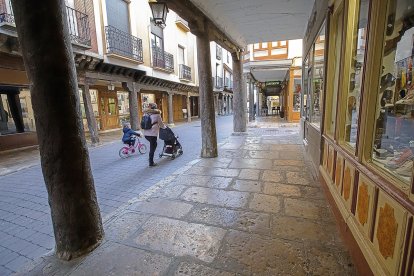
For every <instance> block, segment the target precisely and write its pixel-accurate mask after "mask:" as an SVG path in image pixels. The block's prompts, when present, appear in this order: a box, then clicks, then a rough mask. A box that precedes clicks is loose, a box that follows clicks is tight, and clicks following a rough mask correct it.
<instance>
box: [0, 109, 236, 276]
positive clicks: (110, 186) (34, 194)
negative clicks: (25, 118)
mask: <svg viewBox="0 0 414 276" xmlns="http://www.w3.org/2000/svg"><path fill="white" fill-rule="evenodd" d="M232 119H233V118H232V117H231V116H227V117H217V136H218V141H219V142H220V141H223V140H224V139H225V138H227V137H228V136H229V135H230V134H231V131H232V123H233V121H232ZM200 129H201V128H200V122H199V121H195V122H192V123H190V124H182V125H179V126H177V127H175V128H173V131H174V132H175V134H176V135H179V136H180V138H179V141H180V142H181V143H182V145H183V149H184V155H182V156H180V157H179V158H177V159H176V160H173V161H172V160H170V159H169V158H167V157H163V159H161V160H159V166H158V167H156V168H151V169H148V167H147V166H148V161H147V158H148V154H146V155H143V156H133V157H131V158H128V159H120V158H119V156H118V151H119V149H120V148H121V147H122V143H121V142H120V138H121V136H122V135H121V131H119V133H118V135H117V136H115V137H116V140H115V141H114V142H113V143H108V142H109V139H105V138H104V142H106V143H107V144H105V145H103V146H100V147H97V148H92V149H91V150H90V159H91V164H92V169H93V176H94V180H95V187H96V190H97V196H98V201H99V207H100V210H101V214H102V217H103V219H104V221H105V220H106V219H107V218H108V217H109V215H110V214H111V213H112V212H114V211H115V210H116V209H117V208H119V207H120V206H121V205H122V204H124V203H126V202H127V201H128V200H129V199H131V198H133V197H136V196H137V195H138V194H139V193H140V192H142V191H144V190H145V189H147V188H148V187H150V186H152V185H153V184H154V183H156V182H158V181H160V180H161V179H163V178H164V177H167V176H169V175H171V173H172V172H174V171H175V170H177V169H178V168H180V167H182V166H184V165H185V164H186V163H187V162H189V161H191V160H194V159H196V158H198V157H199V154H200V148H201V144H200V140H201V139H200V138H199V137H200V135H201V133H200ZM142 141H143V142H144V143H145V144H147V145H148V143H147V141H146V140H145V138H144V139H142ZM162 144H163V142H162V141H161V140H159V141H158V148H157V153H158V152H159V151H160V150H161V149H162ZM148 148H149V145H148ZM68 150H70V149H68ZM22 155H23V154H22V153H21V152H20V153H16V162H17V163H19V162H20V163H22V164H23V168H21V166H20V167H19V166H10V167H12V168H14V169H16V170H18V169H21V170H19V171H17V172H15V173H10V172H9V174H7V175H4V176H0V275H9V274H10V273H12V272H15V271H17V270H19V269H20V268H21V267H22V266H23V265H24V264H26V263H28V262H31V261H33V260H36V259H37V258H38V257H39V256H41V255H43V254H45V253H47V252H49V251H50V250H52V249H53V247H54V238H53V229H52V223H51V218H50V208H49V205H48V201H47V192H46V188H45V184H44V181H43V176H42V172H41V168H40V165H39V161H38V153H37V152H36V150H29V158H25V157H24V156H22ZM156 156H158V154H156ZM17 157H19V158H17ZM2 162H3V161H2ZM157 162H158V160H157ZM10 163H11V162H9V164H10ZM4 164H6V162H5V161H4ZM34 164H35V165H34ZM33 165H34V166H33ZM27 166H31V167H28V168H27ZM4 171H8V170H7V168H5V169H4Z"/></svg>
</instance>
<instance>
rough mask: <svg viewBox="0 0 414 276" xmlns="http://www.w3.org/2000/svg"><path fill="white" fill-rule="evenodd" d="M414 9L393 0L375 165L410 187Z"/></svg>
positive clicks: (380, 90)
mask: <svg viewBox="0 0 414 276" xmlns="http://www.w3.org/2000/svg"><path fill="white" fill-rule="evenodd" d="M413 17H414V6H413V2H412V1H408V0H395V1H394V0H391V1H389V6H388V12H387V20H386V22H387V24H386V27H385V34H384V39H385V41H384V44H383V45H384V51H383V58H382V73H381V76H380V78H379V79H380V83H379V88H378V100H377V103H376V107H377V112H376V120H375V133H374V142H373V143H374V144H373V154H372V158H373V162H374V164H376V165H378V166H380V167H381V168H382V169H384V170H386V171H388V172H389V173H390V174H392V175H393V176H394V177H397V178H398V179H400V180H402V181H403V182H404V183H406V184H407V185H409V182H410V180H411V177H412V173H413V159H414V84H413V70H412V69H413V58H414V23H413V22H414V21H413Z"/></svg>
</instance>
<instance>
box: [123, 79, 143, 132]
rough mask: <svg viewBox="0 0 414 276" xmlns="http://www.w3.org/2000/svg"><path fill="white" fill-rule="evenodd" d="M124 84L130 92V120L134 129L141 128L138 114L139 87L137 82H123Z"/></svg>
mask: <svg viewBox="0 0 414 276" xmlns="http://www.w3.org/2000/svg"><path fill="white" fill-rule="evenodd" d="M122 86H123V87H124V88H125V89H127V90H128V94H129V97H128V98H129V114H130V115H129V121H130V123H131V128H132V129H133V130H137V129H140V126H139V114H138V92H139V90H140V89H139V88H138V85H137V84H136V83H135V82H131V83H122Z"/></svg>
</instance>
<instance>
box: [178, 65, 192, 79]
mask: <svg viewBox="0 0 414 276" xmlns="http://www.w3.org/2000/svg"><path fill="white" fill-rule="evenodd" d="M179 66H180V79H182V80H188V81H191V67H189V66H187V65H184V64H180V65H179Z"/></svg>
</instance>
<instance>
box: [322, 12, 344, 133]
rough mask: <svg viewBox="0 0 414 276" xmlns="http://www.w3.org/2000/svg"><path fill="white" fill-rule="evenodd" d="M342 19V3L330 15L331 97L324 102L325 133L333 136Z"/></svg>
mask: <svg viewBox="0 0 414 276" xmlns="http://www.w3.org/2000/svg"><path fill="white" fill-rule="evenodd" d="M343 19H344V9H343V5H342V6H341V7H339V8H338V11H337V12H335V14H333V16H332V21H331V38H332V39H331V41H333V43H332V45H331V47H330V58H332V59H333V63H331V64H332V67H333V68H330V69H329V71H331V72H333V78H332V79H331V82H330V83H329V84H328V85H329V90H328V92H330V91H332V92H331V93H332V94H331V95H330V96H331V97H332V98H330V99H329V100H328V101H327V103H326V109H327V110H330V112H326V133H327V134H328V135H329V136H331V137H333V136H334V132H335V126H336V111H337V102H338V95H339V87H340V84H339V83H340V73H341V53H342V33H343V30H344V28H343Z"/></svg>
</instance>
